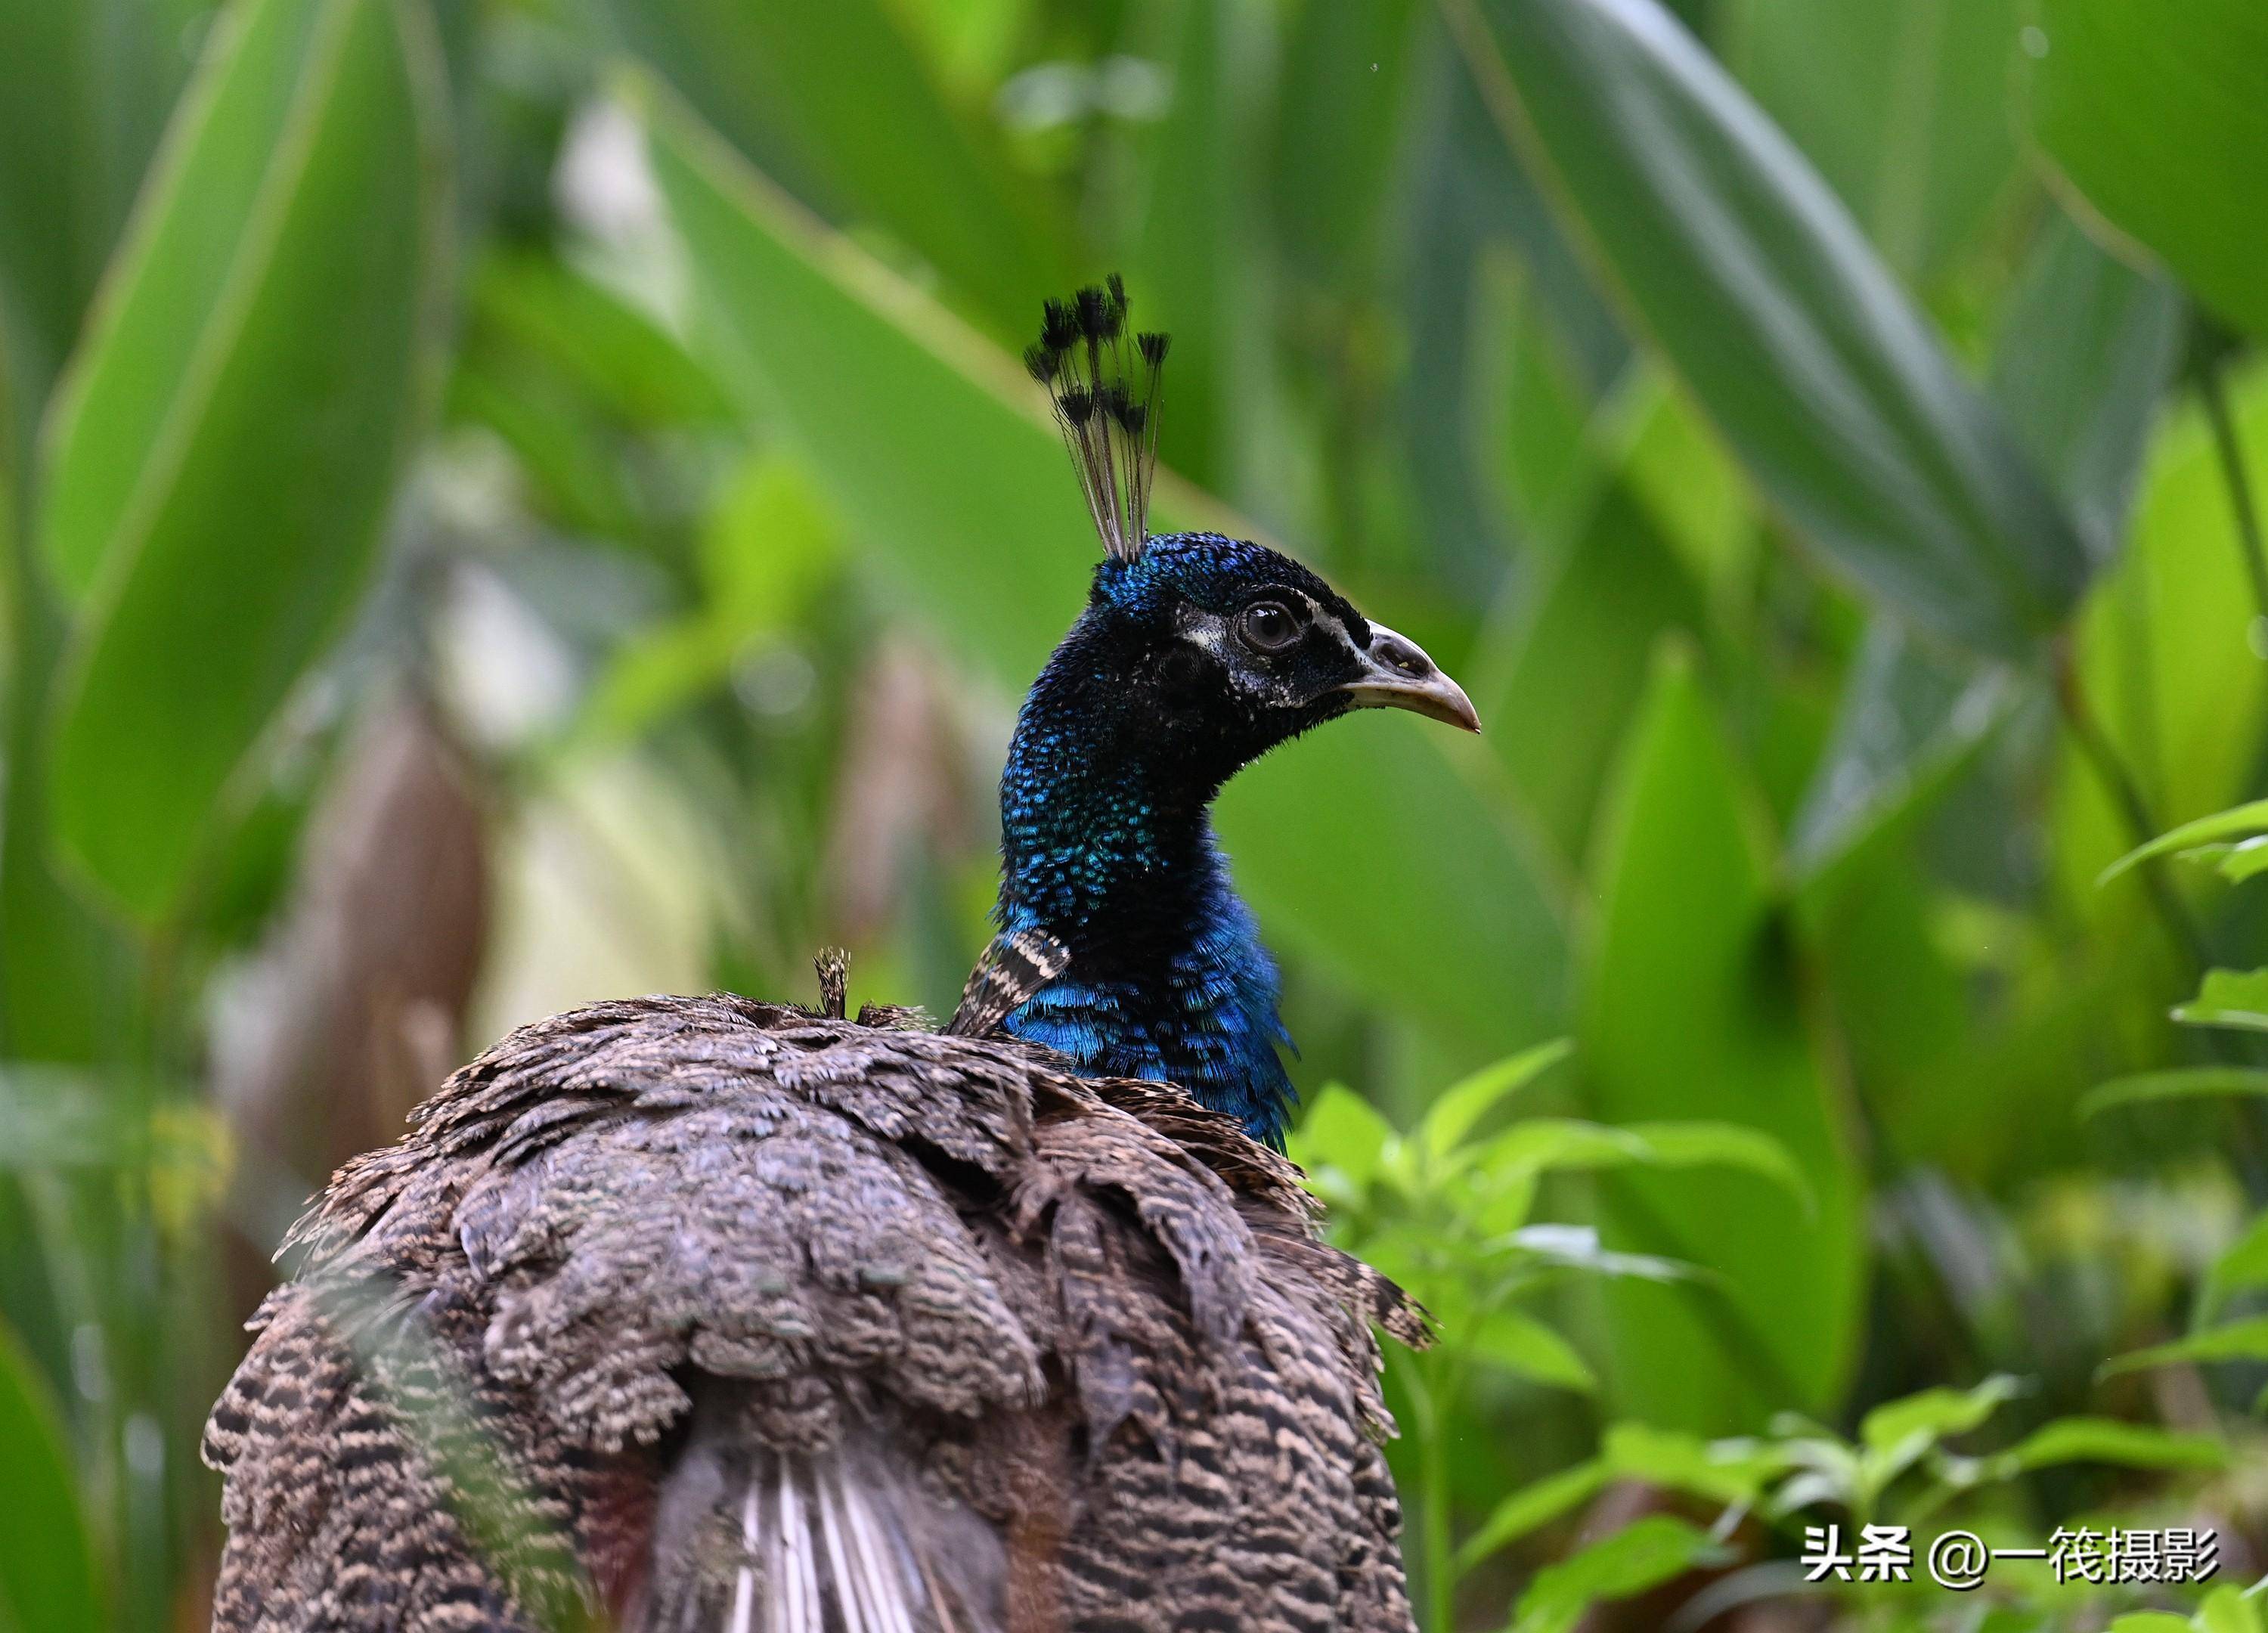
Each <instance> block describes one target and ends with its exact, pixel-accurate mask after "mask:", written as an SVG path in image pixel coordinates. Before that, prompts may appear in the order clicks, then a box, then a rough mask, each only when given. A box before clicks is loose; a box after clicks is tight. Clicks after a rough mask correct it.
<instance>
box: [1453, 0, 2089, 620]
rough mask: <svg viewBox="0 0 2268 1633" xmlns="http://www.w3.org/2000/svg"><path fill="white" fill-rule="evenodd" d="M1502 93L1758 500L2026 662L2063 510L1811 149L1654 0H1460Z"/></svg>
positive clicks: (2057, 605) (2068, 571) (2076, 577)
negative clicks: (1797, 142)
mask: <svg viewBox="0 0 2268 1633" xmlns="http://www.w3.org/2000/svg"><path fill="white" fill-rule="evenodd" d="M1447 15H1448V17H1449V18H1450V21H1451V23H1452V25H1453V26H1454V32H1455V33H1456V34H1457V37H1458V42H1459V44H1460V46H1461V47H1462V49H1463V51H1464V54H1465V56H1466V58H1467V60H1468V62H1469V63H1470V65H1471V67H1472V70H1473V72H1474V74H1475V76H1476V78H1477V80H1478V82H1479V84H1480V86H1481V89H1482V92H1483V93H1484V96H1486V97H1487V98H1488V99H1489V101H1490V104H1491V111H1492V112H1494V113H1495V114H1496V115H1497V117H1498V119H1499V122H1500V124H1501V125H1502V126H1503V128H1504V129H1505V131H1506V135H1507V136H1508V137H1509V138H1510V139H1511V140H1513V142H1514V143H1516V144H1517V145H1518V146H1519V148H1520V150H1521V153H1522V154H1523V156H1524V157H1525V158H1527V159H1528V163H1529V165H1530V166H1531V167H1532V168H1534V169H1535V170H1536V171H1538V173H1541V174H1543V175H1544V176H1546V177H1548V178H1550V181H1551V183H1552V186H1553V188H1554V191H1555V195H1556V202H1557V203H1558V204H1559V206H1560V207H1561V210H1562V213H1563V216H1564V217H1565V218H1566V219H1568V220H1570V221H1572V223H1573V224H1575V225H1576V226H1577V227H1578V228H1579V229H1580V235H1581V236H1582V237H1584V238H1586V239H1587V240H1588V241H1589V243H1590V244H1591V246H1592V247H1593V248H1594V252H1595V254H1596V257H1597V260H1598V262H1599V264H1600V265H1601V266H1602V268H1604V269H1605V270H1606V271H1607V272H1608V274H1609V276H1610V277H1611V278H1612V280H1613V282H1614V283H1615V285H1616V288H1617V289H1618V291H1620V293H1621V294H1622V296H1623V298H1624V301H1625V303H1626V304H1627V305H1628V307H1629V308H1630V310H1631V312H1632V313H1635V314H1636V316H1637V317H1638V319H1639V320H1641V321H1642V323H1643V324H1644V326H1645V327H1646V329H1647V331H1648V332H1649V333H1650V334H1651V335H1652V337H1653V341H1654V342H1655V343H1656V344H1657V345H1658V346H1659V347H1660V348H1661V350H1662V352H1663V353H1664V355H1665V356H1666V357H1668V360H1669V361H1670V363H1671V364H1673V365H1674V366H1675V368H1676V370H1677V371H1678V372H1679V374H1680V375H1681V376H1682V377H1683V379H1684V381H1685V383H1686V386H1687V387H1688V388H1689V389H1690V391H1691V392H1692V394H1693V395H1694V396H1695V398H1696V399H1697V400H1698V401H1699V402H1700V403H1701V405H1702V406H1703V408H1705V410H1707V412H1708V413H1709V414H1710V416H1712V418H1713V419H1714V420H1715V421H1716V423H1717V424H1718V426H1719V429H1720V430H1722V431H1723V432H1724V434H1725V437H1726V438H1727V441H1728V442H1729V443H1731V445H1733V447H1734V451H1735V452H1738V454H1739V455H1740V456H1741V458H1742V460H1744V461H1745V462H1746V464H1747V465H1748V467H1749V471H1750V473H1751V474H1753V475H1754V476H1755V477H1756V481H1757V482H1758V484H1759V486H1760V487H1761V488H1762V489H1763V490H1764V493H1765V495H1766V496H1767V497H1769V499H1770V500H1771V503H1772V504H1775V505H1776V506H1777V507H1778V509H1779V510H1780V511H1782V512H1783V513H1784V514H1785V515H1786V517H1787V519H1789V520H1790V521H1791V522H1792V523H1793V525H1794V526H1795V527H1796V529H1797V530H1798V531H1799V532H1800V533H1801V534H1802V535H1803V536H1804V537H1806V538H1807V539H1808V540H1809V541H1810V542H1811V543H1812V544H1813V545H1815V547H1816V548H1818V549H1819V550H1820V551H1822V552H1823V554H1824V555H1826V557H1827V558H1828V559H1829V560H1830V562H1832V563H1834V564H1835V565H1836V566H1837V568H1838V569H1839V570H1842V571H1843V572H1844V573H1845V574H1847V575H1849V576H1850V577H1852V578H1853V579H1855V580H1856V581H1857V582H1858V583H1859V585H1862V586H1864V587H1865V588H1866V590H1867V592H1869V593H1870V594H1872V595H1873V596H1874V597H1876V598H1878V599H1879V600H1881V601H1882V602H1883V603H1884V604H1885V605H1887V606H1889V607H1892V608H1894V609H1895V610H1896V611H1898V612H1899V613H1901V614H1903V615H1904V616H1905V617H1907V618H1908V619H1910V620H1911V621H1912V622H1915V623H1917V624H1918V625H1920V626H1921V627H1923V628H1924V629H1927V630H1929V631H1931V632H1932V633H1933V634H1934V635H1936V636H1940V637H1941V638H1946V639H1950V640H1953V641H1955V642H1958V643H1961V644H1966V645H1968V646H1970V647H1971V648H1974V649H1976V650H1978V651H1984V652H1986V653H1989V654H1992V655H1996V656H2000V657H2028V656H2029V655H2031V654H2033V653H2035V652H2036V650H2037V648H2038V646H2039V644H2040V643H2041V642H2042V641H2043V639H2044V638H2045V636H2047V635H2048V634H2049V633H2050V632H2051V631H2052V630H2053V629H2056V628H2057V627H2058V624H2059V623H2060V622H2061V621H2062V618H2063V616H2064V614H2065V613H2066V610H2067V609H2068V608H2069V607H2070V606H2071V604H2072V602H2073V600H2075V599H2076V597H2077V595H2078V593H2079V591H2080V585H2082V583H2083V582H2084V579H2085V574H2086V562H2085V557H2084V552H2083V550H2082V549H2081V547H2080V542H2079V539H2078V535H2077V533H2076V531H2075V529H2074V528H2073V525H2072V523H2071V521H2070V519H2069V518H2068V517H2067V516H2066V514H2065V513H2064V511H2063V510H2062V509H2061V507H2060V506H2059V505H2058V504H2057V503H2056V501H2055V498H2054V497H2053V496H2052V495H2051V493H2050V492H2049V491H2048V489H2047V488H2046V486H2045V485H2044V484H2043V482H2042V481H2041V480H2040V478H2039V477H2038V476H2037V474H2035V472H2034V471H2033V470H2032V468H2031V467H2030V465H2029V461H2028V460H2026V459H2025V458H2024V456H2023V454H2022V452H2021V449H2020V448H2019V446H2018V445H2017V444H2016V442H2015V439H2014V437H2013V436H2012V435H2011V434H2010V433H2009V431H2008V430H2007V427H2006V426H2005V425H2004V424H2003V423H2001V422H2000V419H1999V416H1998V415H1997V414H1996V413H1995V412H1994V411H1993V410H1992V408H1991V406H1990V405H1989V404H1988V403H1987V402H1986V401H1985V400H1984V399H1983V398H1982V397H1981V396H1980V395H1979V394H1977V392H1976V391H1975V390H1974V389H1972V388H1971V387H1970V386H1969V385H1968V383H1967V382H1966V381H1965V380H1964V379H1962V375H1961V373H1960V371H1959V370H1958V369H1957V368H1956V367H1955V364H1953V362H1952V360H1951V359H1950V358H1948V357H1947V356H1946V354H1945V351H1944V349H1943V348H1942V347H1941V346H1940V344H1939V342H1938V341H1937V339H1936V337H1935V335H1933V333H1932V332H1931V330H1930V328H1929V327H1928V325H1927V324H1926V322H1925V321H1924V320H1923V319H1922V318H1921V316H1920V315H1919V314H1918V313H1917V312H1916V311H1915V310H1914V309H1913V307H1912V305H1911V304H1910V303H1909V302H1908V300H1907V298H1906V297H1905V295H1904V292H1903V291H1900V290H1899V288H1898V287H1897V284H1896V281H1895V280H1894V279H1893V278H1892V277H1891V276H1890V274H1889V271H1888V270H1887V269H1886V268H1884V267H1883V266H1882V264H1881V261H1880V260H1878V259H1877V258H1876V256H1875V254H1874V251H1873V249H1872V248H1871V247H1870V246H1868V245H1867V242H1866V239H1865V238H1864V237H1863V235H1862V234H1861V233H1860V232H1859V229H1858V226H1857V224H1855V223H1854V222H1852V219H1851V217H1850V215H1849V213H1848V212H1847V211H1846V210H1845V209H1844V208H1843V206H1842V205H1841V204H1840V203H1839V202H1837V200H1836V199H1835V197H1834V196H1833V195H1832V194H1831V193H1830V190H1829V189H1828V188H1827V187H1826V186H1825V185H1824V184H1823V182H1822V181H1821V180H1820V179H1819V177H1818V175H1817V174H1816V173H1815V172H1814V171H1813V170H1812V169H1811V168H1810V166H1808V165H1807V164H1806V163H1805V162H1804V159H1803V158H1802V156H1801V155H1800V153H1798V152H1797V151H1795V149H1794V148H1793V146H1792V145H1791V144H1790V143H1788V141H1787V140H1786V137H1785V136H1782V135H1781V134H1780V133H1779V132H1778V130H1777V129H1774V128H1773V127H1772V125H1771V122H1770V121H1768V120H1767V119H1765V118H1764V116H1763V115H1762V114H1760V113H1759V112H1758V110H1757V109H1756V107H1755V105H1754V104H1753V103H1751V102H1750V101H1749V99H1748V98H1747V97H1746V96H1745V95H1743V94H1742V92H1741V90H1740V88H1739V87H1738V86H1737V85H1734V84H1733V82H1732V81H1731V79H1730V78H1729V77H1727V75H1726V74H1725V73H1724V71H1723V70H1721V69H1720V68H1719V67H1718V66H1717V64H1716V63H1715V62H1714V60H1713V59H1712V57H1711V56H1710V55H1709V54H1708V52H1707V51H1706V50H1705V48H1703V47H1702V46H1701V45H1699V44H1698V43H1697V41H1696V40H1693V38H1692V37H1691V36H1690V35H1689V34H1688V33H1685V31H1684V30H1683V28H1682V27H1681V26H1679V25H1678V24H1677V23H1676V22H1675V20H1674V19H1673V18H1671V17H1670V16H1669V15H1668V12H1666V11H1663V10H1662V9H1661V7H1660V6H1659V5H1658V4H1654V0H1447Z"/></svg>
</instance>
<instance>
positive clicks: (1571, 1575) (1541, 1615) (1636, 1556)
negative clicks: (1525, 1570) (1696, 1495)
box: [1510, 1514, 1718, 1633]
mask: <svg viewBox="0 0 2268 1633" xmlns="http://www.w3.org/2000/svg"><path fill="white" fill-rule="evenodd" d="M1717 1551H1718V1545H1717V1544H1716V1542H1715V1541H1712V1539H1711V1537H1710V1535H1709V1534H1708V1533H1707V1532H1705V1531H1704V1530H1701V1529H1700V1528H1699V1527H1698V1526H1693V1525H1690V1524H1688V1523H1687V1522H1686V1521H1684V1520H1683V1519H1675V1518H1674V1517H1672V1516H1670V1515H1668V1514H1648V1515H1646V1517H1645V1518H1644V1519H1637V1520H1633V1521H1632V1522H1631V1524H1630V1525H1628V1526H1625V1527H1624V1528H1623V1529H1622V1530H1620V1531H1617V1532H1616V1533H1615V1534H1613V1535H1612V1536H1610V1537H1608V1538H1607V1539H1606V1540H1605V1541H1599V1542H1594V1543H1592V1544H1591V1545H1590V1547H1588V1548H1585V1549H1584V1550H1583V1551H1582V1552H1581V1553H1580V1554H1578V1555H1576V1556H1574V1557H1573V1558H1572V1559H1568V1560H1565V1561H1563V1562H1561V1563H1558V1564H1556V1565H1547V1566H1545V1567H1544V1568H1543V1570H1539V1571H1537V1572H1536V1573H1535V1581H1533V1582H1531V1583H1529V1584H1528V1591H1527V1592H1526V1593H1523V1594H1521V1596H1520V1605H1519V1607H1518V1609H1517V1610H1516V1611H1515V1612H1514V1613H1513V1619H1512V1624H1511V1629H1510V1633H1572V1629H1574V1628H1575V1626H1576V1625H1577V1624H1578V1623H1580V1622H1581V1621H1582V1620H1583V1617H1584V1615H1585V1614H1586V1613H1587V1611H1588V1610H1589V1609H1590V1607H1592V1606H1594V1605H1596V1604H1600V1603H1602V1602H1605V1601H1608V1600H1617V1599H1627V1598H1629V1597H1630V1596H1631V1594H1633V1593H1644V1592H1646V1589H1648V1588H1650V1587H1659V1586H1660V1585H1661V1584H1662V1583H1664V1582H1667V1581H1668V1580H1669V1579H1670V1578H1672V1577H1675V1576H1681V1575H1683V1573H1684V1572H1686V1571H1688V1570H1692V1569H1693V1568H1694V1567H1695V1566H1696V1565H1698V1564H1700V1563H1703V1562H1705V1561H1706V1560H1708V1559H1709V1558H1711V1557H1712V1556H1713V1555H1714V1554H1715V1553H1716V1552H1717Z"/></svg>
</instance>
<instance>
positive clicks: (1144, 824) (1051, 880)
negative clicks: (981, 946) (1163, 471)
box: [998, 621, 1292, 1144]
mask: <svg viewBox="0 0 2268 1633" xmlns="http://www.w3.org/2000/svg"><path fill="white" fill-rule="evenodd" d="M1083 624H1084V621H1083ZM1096 656H1097V654H1096V653H1095V652H1094V651H1093V650H1092V644H1091V642H1089V641H1086V640H1083V639H1082V637H1081V631H1080V630H1079V629H1074V630H1073V632H1072V635H1071V637H1070V638H1069V639H1067V640H1066V641H1065V642H1064V645H1063V646H1062V647H1061V648H1059V649H1057V653H1056V656H1055V658H1053V659H1051V660H1050V661H1049V665H1048V667H1047V670H1046V671H1045V672H1044V673H1042V675H1041V677H1040V680H1039V682H1038V683H1037V684H1036V685H1035V686H1034V688H1032V693H1031V695H1030V696H1029V697H1028V698H1027V699H1026V700H1025V703H1024V709H1023V712H1022V714H1021V715H1020V717H1019V718H1018V721H1017V725H1016V734H1015V737H1014V739H1013V742H1012V743H1011V744H1010V747H1009V750H1008V761H1007V767H1006V769H1005V771H1004V772H1003V774H1002V776H1001V779H1000V828H1001V860H1002V868H1001V883H1000V902H999V907H998V918H999V921H1000V923H1001V925H1002V926H1003V928H1005V929H1011V930H1016V929H1038V930H1044V931H1047V932H1048V933H1049V934H1050V935H1052V936H1054V937H1055V938H1057V940H1059V941H1061V942H1063V943H1064V945H1066V946H1067V947H1068V948H1069V949H1070V951H1071V967H1070V968H1069V969H1068V970H1067V971H1066V972H1065V973H1064V975H1062V976H1061V977H1059V978H1058V979H1057V981H1056V982H1054V983H1053V984H1052V985H1050V986H1049V988H1048V989H1046V990H1044V991H1043V992H1042V993H1041V994H1040V995H1039V996H1038V997H1035V998H1033V999H1032V1000H1030V1001H1029V1002H1028V1003H1027V1004H1025V1005H1024V1006H1023V1007H1022V1008H1020V1009H1019V1010H1017V1011H1015V1012H1014V1013H1013V1014H1012V1015H1010V1016H1009V1018H1008V1019H1007V1022H1006V1027H1007V1030H1008V1031H1009V1032H1011V1033H1013V1034H1014V1035H1016V1036H1018V1037H1021V1038H1025V1039H1028V1040H1030V1041H1033V1042H1035V1043H1043V1044H1045V1045H1047V1046H1048V1047H1049V1048H1054V1049H1057V1050H1059V1051H1061V1052H1062V1053H1063V1054H1064V1055H1067V1056H1070V1057H1071V1059H1072V1060H1073V1061H1074V1062H1076V1063H1078V1065H1079V1069H1080V1070H1082V1071H1085V1072H1087V1073H1091V1074H1094V1075H1098V1076H1104V1075H1107V1076H1116V1077H1133V1078H1160V1079H1163V1080H1165V1081H1167V1082H1172V1083H1177V1084H1179V1085H1182V1087H1183V1088H1186V1089H1187V1090H1189V1092H1190V1093H1192V1094H1193V1095H1195V1096H1196V1097H1197V1099H1198V1100H1202V1101H1203V1102H1204V1103H1205V1104H1206V1105H1208V1106H1211V1107H1214V1108H1215V1109H1216V1110H1219V1111H1224V1112H1226V1113H1228V1114H1231V1115H1233V1116H1235V1117H1237V1118H1239V1119H1240V1120H1241V1121H1242V1122H1243V1123H1244V1124H1245V1126H1246V1128H1247V1129H1249V1130H1250V1131H1251V1132H1252V1133H1253V1134H1254V1135H1255V1136H1256V1137H1258V1138H1261V1139H1264V1140H1267V1141H1269V1142H1270V1143H1271V1144H1280V1143H1281V1141H1282V1138H1283V1130H1284V1123H1285V1115H1286V1113H1287V1111H1288V1108H1289V1107H1290V1104H1291V1100H1292V1085H1291V1081H1290V1079H1289V1078H1288V1077H1287V1076H1286V1075H1285V1070H1284V1064H1283V1062H1282V1060H1281V1059H1280V1058H1279V1057H1278V1055H1277V1052H1276V1049H1277V1045H1278V1043H1280V1042H1288V1041H1289V1040H1288V1038H1286V1037H1285V1033H1284V1028H1283V1026H1282V1023H1281V1022H1280V1021H1279V1020H1278V1018H1277V996H1278V980H1277V974H1276V966H1275V963H1274V961H1273V960H1270V957H1269V956H1268V952H1267V949H1266V948H1265V947H1263V945H1261V943H1260V937H1259V931H1258V927H1257V925H1256V924H1255V923H1254V922H1253V918H1252V914H1251V912H1250V910H1249V909H1248V908H1246V906H1245V905H1244V903H1243V901H1241V900H1240V899H1239V898H1238V896H1237V894H1236V892H1235V889H1234V887H1233V886H1232V885H1231V884H1230V882H1229V877H1228V869H1227V864H1226V862H1225V861H1224V859H1223V858H1222V857H1221V855H1220V852H1219V850H1218V849H1217V848H1216V846H1215V845H1214V842H1213V836H1212V828H1211V823H1210V821H1209V820H1208V819H1207V816H1206V810H1207V807H1208V806H1209V805H1211V800H1212V797H1213V795H1214V793H1215V792H1217V791H1218V790H1219V785H1220V781H1221V776H1220V775H1216V772H1218V771H1219V768H1218V767H1211V766H1206V765H1204V764H1201V763H1197V762H1196V761H1195V760H1194V759H1193V758H1192V757H1191V756H1190V755H1189V754H1186V753H1185V752H1173V751H1168V750H1166V749H1164V748H1162V747H1160V742H1159V734H1158V733H1157V732H1156V731H1155V730H1154V725H1155V723H1154V722H1145V721H1144V720H1142V719H1141V718H1139V717H1138V714H1139V710H1138V709H1136V708H1134V707H1132V706H1130V704H1129V702H1128V701H1127V699H1126V697H1125V695H1124V694H1123V691H1122V690H1121V689H1120V688H1116V687H1115V686H1113V685H1112V684H1110V681H1109V679H1108V677H1109V675H1110V673H1111V671H1110V669H1109V668H1108V666H1107V665H1103V664H1100V663H1097V662H1096V661H1094V660H1095V658H1096ZM1231 769H1233V768H1231ZM1223 775H1225V774H1223Z"/></svg>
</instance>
